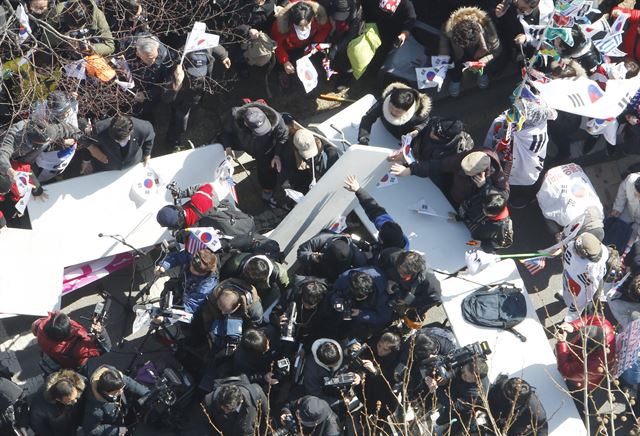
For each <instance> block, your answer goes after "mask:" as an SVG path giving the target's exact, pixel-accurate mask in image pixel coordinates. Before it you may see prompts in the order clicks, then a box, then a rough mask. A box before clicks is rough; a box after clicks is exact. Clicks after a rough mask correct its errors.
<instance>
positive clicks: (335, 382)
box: [324, 372, 356, 389]
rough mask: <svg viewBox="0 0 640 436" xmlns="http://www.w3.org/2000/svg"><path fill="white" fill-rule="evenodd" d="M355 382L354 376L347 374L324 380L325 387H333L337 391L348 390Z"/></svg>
mask: <svg viewBox="0 0 640 436" xmlns="http://www.w3.org/2000/svg"><path fill="white" fill-rule="evenodd" d="M355 381H356V375H355V374H353V373H351V372H348V373H346V374H338V375H335V376H333V377H325V378H324V386H325V387H335V388H338V389H350V388H351V385H353V384H354V383H355Z"/></svg>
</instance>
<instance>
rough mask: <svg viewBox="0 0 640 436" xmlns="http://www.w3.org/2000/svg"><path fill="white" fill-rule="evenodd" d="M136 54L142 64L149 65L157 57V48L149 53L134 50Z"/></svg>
mask: <svg viewBox="0 0 640 436" xmlns="http://www.w3.org/2000/svg"><path fill="white" fill-rule="evenodd" d="M136 56H138V59H140V60H141V61H142V63H143V64H145V65H146V66H148V67H149V66H151V65H153V63H154V62H155V61H156V59H158V49H157V48H156V49H155V50H153V51H152V52H151V53H142V52H141V51H139V50H136Z"/></svg>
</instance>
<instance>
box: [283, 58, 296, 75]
mask: <svg viewBox="0 0 640 436" xmlns="http://www.w3.org/2000/svg"><path fill="white" fill-rule="evenodd" d="M284 72H285V73H287V74H293V73H295V72H296V68H295V67H294V66H293V64H292V63H291V62H289V61H287V62H285V63H284Z"/></svg>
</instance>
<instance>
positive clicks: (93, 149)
mask: <svg viewBox="0 0 640 436" xmlns="http://www.w3.org/2000/svg"><path fill="white" fill-rule="evenodd" d="M87 150H88V151H89V153H91V156H93V157H94V158H95V159H96V160H97V161H98V162H102V163H103V164H107V163H109V158H108V157H107V155H106V154H104V153H103V152H102V150H100V149H99V148H98V147H97V146H95V145H93V144H92V145H90V146H89V147H87Z"/></svg>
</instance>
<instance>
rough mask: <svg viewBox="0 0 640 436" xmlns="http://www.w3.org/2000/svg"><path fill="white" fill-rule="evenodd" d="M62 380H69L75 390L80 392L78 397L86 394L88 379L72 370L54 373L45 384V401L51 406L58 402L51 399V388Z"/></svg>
mask: <svg viewBox="0 0 640 436" xmlns="http://www.w3.org/2000/svg"><path fill="white" fill-rule="evenodd" d="M61 380H68V381H69V382H70V383H71V384H72V385H73V387H74V388H76V390H77V391H78V397H80V396H81V395H82V393H83V392H84V388H85V387H86V380H87V379H86V378H84V377H83V376H81V375H80V374H78V373H77V372H75V371H73V370H71V369H63V370H61V371H58V372H54V373H53V374H51V375H49V377H47V379H46V381H45V382H44V392H43V395H44V399H45V400H46V401H47V402H48V403H51V404H55V403H56V400H55V399H53V398H52V397H51V388H53V386H55V384H56V383H58V382H59V381H61Z"/></svg>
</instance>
